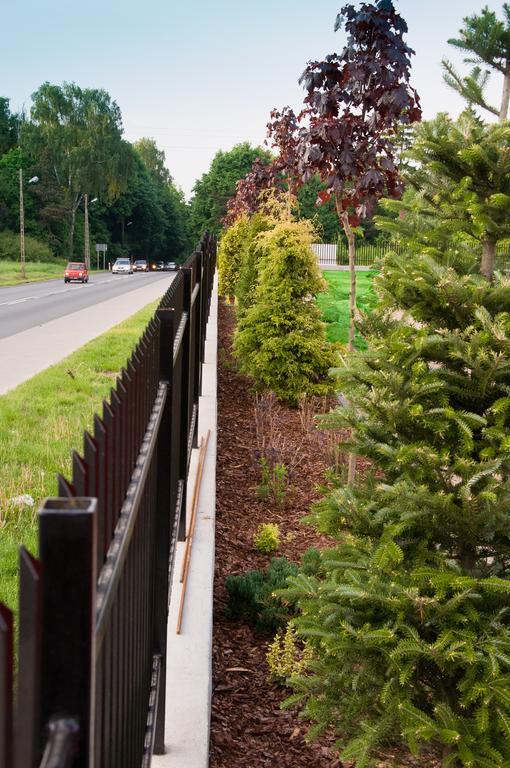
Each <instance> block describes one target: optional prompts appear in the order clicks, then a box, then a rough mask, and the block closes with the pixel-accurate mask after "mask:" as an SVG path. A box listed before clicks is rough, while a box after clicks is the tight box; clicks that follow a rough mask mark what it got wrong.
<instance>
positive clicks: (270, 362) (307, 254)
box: [234, 221, 337, 403]
mask: <svg viewBox="0 0 510 768" xmlns="http://www.w3.org/2000/svg"><path fill="white" fill-rule="evenodd" d="M311 242H312V230H311V226H310V223H309V222H306V221H300V222H293V221H281V222H278V223H275V226H274V228H273V229H271V230H268V231H267V232H263V233H261V234H259V235H258V238H257V251H258V256H257V261H258V269H257V273H258V277H257V282H256V284H255V288H254V292H253V297H252V299H251V304H250V306H248V307H247V308H246V309H245V311H244V312H243V313H242V314H241V315H240V318H239V324H238V328H237V331H236V335H235V339H234V349H235V352H236V355H237V356H238V359H239V363H240V369H241V370H242V371H243V372H244V373H246V374H248V375H249V376H251V377H252V378H253V379H254V381H255V382H256V384H257V385H258V386H259V387H261V388H263V389H270V390H272V391H273V392H274V393H275V394H276V395H277V396H278V397H279V398H281V399H282V400H285V401H287V402H289V403H296V402H297V400H298V398H299V396H300V395H302V394H305V393H306V394H315V395H317V394H325V393H326V392H328V391H331V388H332V380H331V379H328V372H329V369H330V368H332V367H333V366H334V365H336V364H337V359H336V355H335V353H334V350H333V347H332V346H331V345H330V344H329V343H328V342H327V341H326V334H325V329H324V324H323V323H322V322H321V319H320V311H319V309H318V307H317V305H316V303H315V302H314V301H313V297H314V296H315V295H316V294H317V293H318V292H319V291H320V290H322V289H323V285H324V284H323V280H322V277H321V275H320V272H319V270H318V267H317V263H316V259H315V256H314V254H313V252H312V250H311V248H310V244H311Z"/></svg>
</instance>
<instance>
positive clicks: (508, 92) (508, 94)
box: [499, 59, 510, 123]
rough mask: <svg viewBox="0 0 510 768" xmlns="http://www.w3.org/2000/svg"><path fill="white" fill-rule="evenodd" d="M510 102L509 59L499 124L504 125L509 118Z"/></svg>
mask: <svg viewBox="0 0 510 768" xmlns="http://www.w3.org/2000/svg"><path fill="white" fill-rule="evenodd" d="M509 102H510V59H507V62H506V67H505V78H504V80H503V93H502V96H501V108H500V110H499V122H500V123H504V122H505V120H506V119H507V117H508V103H509Z"/></svg>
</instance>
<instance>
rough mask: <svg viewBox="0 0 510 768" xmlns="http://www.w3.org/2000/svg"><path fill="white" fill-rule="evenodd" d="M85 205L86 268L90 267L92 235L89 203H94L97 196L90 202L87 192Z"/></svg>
mask: <svg viewBox="0 0 510 768" xmlns="http://www.w3.org/2000/svg"><path fill="white" fill-rule="evenodd" d="M83 197H84V201H85V202H84V206H85V227H84V229H85V231H84V238H83V257H84V258H83V260H84V261H85V268H86V269H90V235H89V205H92V203H95V202H96V200H97V197H94V198H93V199H92V200H91V201H90V203H89V196H88V195H87V194H85V195H84V196H83Z"/></svg>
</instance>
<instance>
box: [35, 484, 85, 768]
mask: <svg viewBox="0 0 510 768" xmlns="http://www.w3.org/2000/svg"><path fill="white" fill-rule="evenodd" d="M96 509H97V502H96V499H90V498H81V499H80V498H75V499H47V500H46V502H45V503H44V506H43V507H42V509H41V510H40V512H39V551H40V558H41V563H42V566H43V574H44V578H43V598H42V602H43V615H44V625H43V633H42V688H41V695H42V702H41V705H42V706H41V725H42V728H43V729H45V728H46V727H47V726H48V725H49V723H50V721H51V720H52V718H53V717H54V716H55V715H56V714H58V715H59V716H60V717H65V718H66V719H68V720H72V721H74V722H76V724H77V727H78V728H79V750H78V755H77V756H76V760H75V762H74V765H73V768H91V766H92V765H93V745H92V738H93V733H94V712H93V702H94V667H93V665H94V656H95V653H94V647H95V646H94V631H95V604H96V555H97V544H96V535H97V534H96ZM44 737H45V734H44V732H43V739H44ZM91 750H92V751H91ZM98 768H99V767H98Z"/></svg>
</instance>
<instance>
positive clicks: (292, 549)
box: [210, 301, 435, 768]
mask: <svg viewBox="0 0 510 768" xmlns="http://www.w3.org/2000/svg"><path fill="white" fill-rule="evenodd" d="M233 328H234V313H233V309H232V308H231V307H229V306H226V305H225V304H223V303H222V302H221V301H220V307H219V327H218V333H219V341H218V344H219V359H218V464H217V520H216V566H215V584H214V632H213V697H212V719H211V751H210V768H266V767H269V766H271V767H273V766H279V767H280V766H282V767H285V766H288V768H291V767H292V768H305V766H306V768H310V767H313V768H341V766H342V763H341V762H340V761H339V759H338V754H337V753H335V751H334V750H333V749H331V748H330V747H331V746H332V744H333V740H331V741H328V740H327V739H323V741H322V742H321V743H314V744H308V743H307V742H306V741H305V740H304V735H305V733H306V725H305V724H304V723H302V722H301V721H300V720H299V719H298V717H297V713H296V712H295V711H286V710H281V709H280V703H281V702H282V701H283V700H284V699H285V698H286V697H287V696H288V695H289V693H290V692H289V691H288V690H286V689H284V688H282V687H279V686H277V685H274V684H272V683H270V682H268V679H267V677H268V670H267V664H266V659H265V656H266V651H267V645H268V643H269V642H270V641H271V640H272V638H271V637H269V636H267V635H261V634H260V633H257V632H255V631H254V630H253V629H252V628H251V627H249V626H247V625H246V624H243V623H240V622H233V621H230V620H227V619H226V617H225V614H224V608H225V604H226V591H225V587H224V580H225V577H226V576H227V575H229V574H241V573H244V572H246V571H248V570H252V569H265V568H266V567H267V565H268V564H269V561H270V556H267V555H261V554H258V553H257V552H255V551H254V549H253V534H254V532H255V530H256V529H257V527H258V526H259V525H260V524H261V523H267V522H274V523H278V525H279V527H280V532H281V539H282V544H281V547H280V549H279V551H278V552H277V553H276V555H277V556H279V557H281V556H285V557H287V558H288V559H289V560H293V561H295V562H299V560H300V556H301V554H302V553H303V552H304V551H305V550H306V549H308V548H309V547H311V546H322V547H327V546H331V545H332V542H331V541H330V540H327V539H321V537H320V536H319V535H318V534H317V533H316V532H315V530H314V529H313V528H312V527H311V526H309V525H304V524H303V523H302V522H301V519H302V517H303V516H304V515H306V514H307V513H308V512H309V510H310V506H311V504H312V503H313V502H314V501H315V500H316V499H317V498H318V497H319V491H318V487H319V486H320V484H321V483H323V482H324V473H325V471H326V470H327V469H328V467H329V466H330V465H331V461H332V459H333V451H332V450H331V447H330V446H331V437H330V436H329V435H328V434H327V433H323V432H319V431H318V430H317V429H316V428H315V427H314V426H313V421H312V414H311V413H309V412H307V411H306V409H303V408H302V409H290V408H284V407H282V406H280V405H278V404H277V403H276V402H275V401H271V400H264V401H263V402H262V403H261V404H260V405H259V407H258V408H257V409H256V408H255V403H256V399H255V396H254V394H253V392H252V391H251V387H250V383H249V381H248V380H247V379H246V378H245V377H243V376H241V375H240V374H238V373H237V372H236V370H235V363H234V360H233V357H232V353H231V338H232V331H233ZM329 405H330V404H327V403H325V404H324V408H326V407H329ZM263 437H264V439H265V440H266V441H267V440H270V441H271V443H272V444H273V446H275V447H276V448H277V450H278V454H279V457H280V459H281V460H282V461H283V462H284V463H285V464H286V466H287V467H289V468H290V476H289V485H290V487H289V489H288V491H287V494H286V498H285V505H284V508H283V509H282V510H277V509H275V508H274V506H271V504H270V503H269V502H267V501H261V500H259V499H258V498H257V495H256V487H257V485H258V484H259V483H260V470H259V468H258V465H257V460H256V459H257V454H256V451H257V446H258V445H260V442H261V440H262V439H263ZM388 757H390V756H388ZM403 757H404V756H402V755H400V754H399V753H392V755H391V759H389V760H388V761H383V762H381V763H380V765H381V766H390V765H405V766H409V767H411V766H419V765H422V766H425V765H427V766H428V768H432V766H433V765H435V763H434V761H431V760H430V759H429V760H427V761H426V762H423V761H422V762H421V763H419V762H416V761H415V760H414V759H412V758H411V757H405V758H404V759H400V758H403ZM395 758H397V759H396V761H394V759H395ZM345 768H347V765H345Z"/></svg>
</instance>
